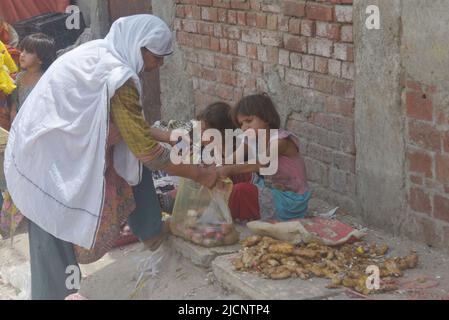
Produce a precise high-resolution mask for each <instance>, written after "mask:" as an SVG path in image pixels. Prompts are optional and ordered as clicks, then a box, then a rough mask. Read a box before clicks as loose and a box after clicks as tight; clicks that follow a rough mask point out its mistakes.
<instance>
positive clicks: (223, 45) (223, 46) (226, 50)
mask: <svg viewBox="0 0 449 320" xmlns="http://www.w3.org/2000/svg"><path fill="white" fill-rule="evenodd" d="M220 52H221V53H224V54H228V53H229V46H228V40H227V39H220Z"/></svg>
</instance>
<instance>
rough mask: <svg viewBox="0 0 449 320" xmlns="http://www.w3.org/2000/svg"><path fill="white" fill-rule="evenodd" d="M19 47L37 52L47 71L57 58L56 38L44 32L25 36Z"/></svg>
mask: <svg viewBox="0 0 449 320" xmlns="http://www.w3.org/2000/svg"><path fill="white" fill-rule="evenodd" d="M19 49H20V50H21V51H23V50H25V51H27V52H30V53H34V54H36V55H37V57H38V58H39V60H41V61H42V70H43V71H46V70H47V69H48V68H49V67H50V65H51V64H52V63H53V62H54V61H55V60H56V44H55V40H54V39H53V38H51V37H49V36H47V35H46V34H43V33H35V34H32V35H29V36H27V37H25V38H24V39H23V40H22V41H21V42H20V45H19Z"/></svg>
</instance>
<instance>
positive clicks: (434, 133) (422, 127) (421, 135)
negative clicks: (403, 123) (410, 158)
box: [409, 121, 441, 151]
mask: <svg viewBox="0 0 449 320" xmlns="http://www.w3.org/2000/svg"><path fill="white" fill-rule="evenodd" d="M409 137H410V140H411V142H412V143H413V144H414V145H416V146H419V147H422V148H425V149H427V150H431V151H440V150H441V135H440V133H439V132H438V130H437V129H435V128H434V127H433V126H432V125H431V124H426V123H420V122H417V121H409Z"/></svg>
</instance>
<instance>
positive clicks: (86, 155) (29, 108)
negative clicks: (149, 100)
mask: <svg viewBox="0 0 449 320" xmlns="http://www.w3.org/2000/svg"><path fill="white" fill-rule="evenodd" d="M171 40H172V36H171V32H170V30H169V28H168V27H167V25H166V24H165V23H164V22H163V21H162V20H161V19H159V18H157V17H155V16H152V15H136V16H131V17H126V18H121V19H119V20H117V21H116V22H115V23H114V24H113V25H112V28H111V31H110V33H109V34H108V35H107V36H106V38H105V39H104V40H96V41H92V42H88V43H86V44H84V45H82V46H80V47H78V48H76V49H74V50H73V51H70V52H68V53H66V54H65V55H63V56H62V57H61V58H59V59H58V60H57V61H55V63H53V65H52V66H51V67H50V68H49V69H48V71H47V72H46V73H45V74H44V75H43V77H42V78H41V80H40V81H39V83H38V84H37V85H36V87H35V88H34V90H33V91H32V92H31V94H30V95H29V97H28V99H27V100H26V101H25V103H24V105H23V106H22V108H21V109H20V112H19V114H18V115H17V117H16V119H15V121H14V123H13V126H12V129H11V132H10V136H9V141H8V145H7V148H6V151H5V164H4V170H5V175H6V181H7V186H8V191H9V192H10V194H11V196H12V198H13V200H14V203H15V204H16V206H17V207H18V208H19V210H20V211H21V212H22V213H23V215H25V216H26V217H27V218H28V219H30V220H31V221H33V222H34V223H36V224H37V225H38V226H40V227H41V228H42V229H44V230H45V231H47V232H48V233H50V234H52V235H53V236H55V237H56V238H58V239H61V240H64V241H67V242H70V243H74V244H77V245H79V246H82V247H84V248H87V249H90V248H92V247H93V245H94V244H95V239H96V234H97V230H98V227H99V220H100V215H101V212H102V209H103V203H104V198H105V170H106V161H105V157H106V148H107V147H106V143H107V136H108V131H109V130H108V123H109V101H110V99H111V98H112V97H113V96H114V94H115V92H116V90H117V89H118V88H120V87H121V86H122V85H123V84H124V83H125V82H126V81H127V80H128V79H133V80H134V82H135V83H136V85H137V87H138V90H139V93H140V91H141V84H140V80H139V76H138V74H139V73H140V72H141V71H142V70H143V67H144V62H143V58H142V54H141V48H143V47H146V48H147V49H148V50H150V51H151V52H153V53H154V54H156V55H161V56H164V55H168V54H171V53H172V41H171ZM114 166H115V168H116V170H117V172H118V174H119V175H120V176H122V177H123V178H124V179H126V180H127V181H128V183H129V184H130V185H136V184H138V183H139V182H140V179H141V170H140V169H141V164H140V163H139V161H138V160H137V158H135V157H134V156H133V155H132V154H131V152H130V151H129V149H128V147H127V146H126V145H125V144H124V143H122V144H121V145H119V146H117V147H116V148H115V150H114Z"/></svg>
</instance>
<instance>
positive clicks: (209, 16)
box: [201, 7, 218, 22]
mask: <svg viewBox="0 0 449 320" xmlns="http://www.w3.org/2000/svg"><path fill="white" fill-rule="evenodd" d="M201 19H203V20H206V21H213V22H217V21H218V9H217V8H208V7H204V8H202V9H201Z"/></svg>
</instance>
